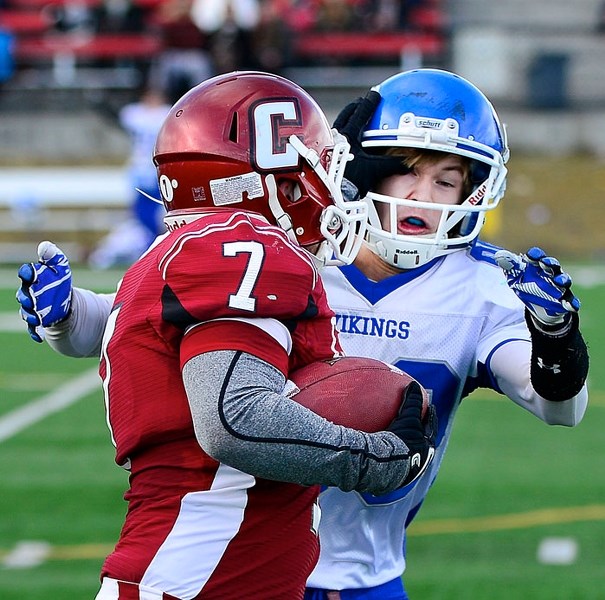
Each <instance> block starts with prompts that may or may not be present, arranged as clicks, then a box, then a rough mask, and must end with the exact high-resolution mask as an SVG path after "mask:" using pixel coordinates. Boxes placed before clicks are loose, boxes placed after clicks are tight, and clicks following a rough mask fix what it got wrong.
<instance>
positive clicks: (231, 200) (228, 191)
mask: <svg viewBox="0 0 605 600" xmlns="http://www.w3.org/2000/svg"><path fill="white" fill-rule="evenodd" d="M210 192H211V194H212V202H213V203H214V205H215V206H224V205H226V204H237V203H238V202H242V201H243V200H244V199H245V197H246V198H250V199H251V198H261V197H262V196H263V195H264V191H263V183H262V179H261V176H260V174H259V173H254V172H252V173H246V174H245V175H234V176H233V177H225V178H223V179H213V180H211V181H210ZM244 194H245V195H246V196H245V197H244Z"/></svg>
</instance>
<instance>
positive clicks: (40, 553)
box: [0, 540, 52, 569]
mask: <svg viewBox="0 0 605 600" xmlns="http://www.w3.org/2000/svg"><path fill="white" fill-rule="evenodd" d="M51 550H52V547H51V545H50V544H49V543H48V542H40V541H25V540H24V541H22V542H18V543H17V544H16V546H15V547H14V548H13V549H12V550H11V551H10V552H8V553H7V554H6V556H5V557H4V558H3V559H2V562H1V563H0V564H2V566H3V567H4V568H5V569H30V568H32V567H37V566H38V565H41V564H42V563H43V562H45V561H46V559H47V558H48V556H49V554H50V553H51Z"/></svg>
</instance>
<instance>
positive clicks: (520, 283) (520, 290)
mask: <svg viewBox="0 0 605 600" xmlns="http://www.w3.org/2000/svg"><path fill="white" fill-rule="evenodd" d="M494 258H495V259H496V262H497V263H498V265H499V266H500V267H501V268H502V270H503V271H504V273H505V274H506V279H507V282H508V285H509V287H510V288H511V289H512V290H513V291H514V292H515V294H517V296H518V297H519V298H520V299H521V301H522V302H523V304H525V306H526V307H527V309H528V310H529V312H530V313H531V314H532V316H533V317H534V318H535V319H536V320H537V321H538V322H540V323H542V324H543V325H547V326H555V325H560V324H562V323H564V322H565V321H566V317H567V315H569V314H570V313H576V312H578V311H579V310H580V301H579V300H578V298H576V296H574V294H573V292H572V291H571V277H570V276H569V275H568V274H567V273H565V271H563V270H562V269H561V265H560V264H559V261H558V260H557V259H556V258H553V257H552V256H546V254H545V252H544V250H542V249H541V248H530V249H529V250H528V251H527V253H526V254H522V255H520V256H519V255H518V254H513V253H512V252H509V251H508V250H498V252H496V253H495V254H494Z"/></svg>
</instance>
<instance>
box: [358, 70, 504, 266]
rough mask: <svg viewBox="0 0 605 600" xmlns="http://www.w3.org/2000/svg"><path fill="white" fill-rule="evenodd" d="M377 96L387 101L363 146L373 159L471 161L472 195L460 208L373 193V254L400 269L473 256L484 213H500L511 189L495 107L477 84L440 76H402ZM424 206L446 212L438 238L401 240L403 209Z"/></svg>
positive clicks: (380, 89) (378, 88)
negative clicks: (421, 155)
mask: <svg viewBox="0 0 605 600" xmlns="http://www.w3.org/2000/svg"><path fill="white" fill-rule="evenodd" d="M374 89H375V90H376V91H378V92H379V93H380V95H381V97H382V100H381V101H380V104H379V105H378V107H377V108H376V111H375V112H374V115H373V116H372V118H371V120H370V121H369V123H368V125H367V126H366V128H365V130H364V133H363V137H362V146H363V147H364V148H366V150H369V151H370V152H371V151H380V150H383V149H384V150H385V151H386V150H387V149H389V148H394V147H403V148H420V149H426V150H437V151H440V152H446V153H451V154H457V155H460V156H463V157H467V158H468V159H470V173H471V180H472V183H473V189H472V191H471V193H470V194H469V196H468V197H467V198H466V199H464V200H463V201H462V202H461V203H460V204H459V205H456V206H451V205H446V204H437V203H431V202H420V203H419V202H418V199H407V200H406V199H402V198H395V197H392V196H385V195H381V194H377V193H376V192H373V191H371V192H369V193H368V195H367V196H366V198H365V200H366V202H367V203H368V208H369V224H368V232H367V238H366V239H367V241H368V243H369V244H370V247H371V248H372V249H373V250H374V251H375V252H377V253H378V255H379V256H381V257H382V258H383V259H384V260H385V261H387V262H388V263H390V264H392V265H393V266H395V267H397V268H399V269H411V268H415V267H418V266H421V265H423V264H425V263H427V262H429V261H430V260H432V259H433V258H435V257H438V256H443V255H445V254H449V253H451V252H455V251H457V250H461V249H464V248H467V247H468V246H469V245H471V244H472V243H473V242H474V240H475V239H476V238H477V236H478V235H479V231H480V230H481V227H482V226H483V224H484V222H485V211H487V210H491V209H493V208H495V207H496V206H497V205H498V203H499V201H500V199H501V198H502V196H503V195H504V190H505V187H506V173H507V170H506V167H505V163H506V161H507V160H508V156H509V150H508V146H507V141H506V132H505V129H504V127H503V126H502V125H501V124H500V121H499V119H498V116H497V114H496V112H495V110H494V108H493V106H492V105H491V103H490V101H489V100H488V99H487V98H486V97H485V95H484V94H483V93H482V92H481V91H480V90H479V89H477V88H476V87H475V86H474V85H473V84H472V83H470V82H469V81H467V80H466V79H464V78H462V77H460V76H458V75H455V74H454V73H450V72H447V71H443V70H439V69H415V70H412V71H405V72H402V73H398V74H397V75H394V76H392V77H390V78H389V79H387V80H385V81H384V82H383V83H381V84H379V85H378V86H376V87H375V88H374ZM377 203H384V204H387V205H389V210H390V211H391V212H390V214H391V219H390V221H391V226H390V227H389V228H388V229H385V228H383V225H382V223H381V221H380V218H379V216H378V212H377V210H376V206H377ZM419 204H421V205H422V208H423V209H431V210H435V211H441V215H440V221H439V225H438V228H437V231H436V232H435V233H434V234H428V235H420V236H415V235H402V234H400V233H397V219H396V218H395V215H396V211H397V206H413V205H415V206H417V207H418V206H419Z"/></svg>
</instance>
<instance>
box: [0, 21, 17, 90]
mask: <svg viewBox="0 0 605 600" xmlns="http://www.w3.org/2000/svg"><path fill="white" fill-rule="evenodd" d="M14 44H15V38H14V36H13V34H12V33H10V32H9V31H6V30H4V29H1V28H0V84H2V83H4V82H5V81H8V80H9V79H10V78H11V77H12V76H13V74H14V72H15V59H14V54H13V52H14Z"/></svg>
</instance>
